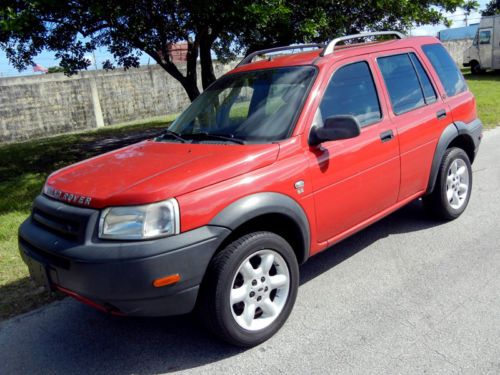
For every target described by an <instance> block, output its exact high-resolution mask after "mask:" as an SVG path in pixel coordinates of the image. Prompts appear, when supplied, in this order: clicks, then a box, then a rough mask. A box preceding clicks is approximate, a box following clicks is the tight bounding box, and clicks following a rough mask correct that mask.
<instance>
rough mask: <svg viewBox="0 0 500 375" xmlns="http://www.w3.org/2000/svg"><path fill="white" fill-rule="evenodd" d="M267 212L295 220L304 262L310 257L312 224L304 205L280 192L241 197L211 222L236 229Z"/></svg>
mask: <svg viewBox="0 0 500 375" xmlns="http://www.w3.org/2000/svg"><path fill="white" fill-rule="evenodd" d="M266 214H281V215H284V216H287V217H288V218H289V219H291V220H293V221H294V222H295V223H296V224H297V227H298V228H299V230H300V234H301V237H302V240H303V246H302V249H301V251H302V254H298V255H300V256H301V259H302V262H304V261H305V260H306V259H307V258H308V257H309V247H310V239H311V235H310V226H309V221H308V219H307V216H306V214H305V212H304V210H303V209H302V207H301V206H300V205H299V204H298V203H297V202H296V201H295V200H293V199H292V198H290V197H288V196H286V195H283V194H279V193H271V192H264V193H256V194H252V195H249V196H246V197H244V198H241V199H239V200H237V201H235V202H233V203H231V204H230V205H229V206H227V207H226V208H224V209H223V210H222V211H221V212H219V213H218V214H217V216H215V217H214V218H213V219H212V220H211V221H210V223H209V225H217V226H221V227H226V228H229V229H231V230H235V229H236V228H238V227H239V226H240V225H242V224H245V223H246V222H248V221H250V220H252V219H254V218H257V217H259V216H262V215H266Z"/></svg>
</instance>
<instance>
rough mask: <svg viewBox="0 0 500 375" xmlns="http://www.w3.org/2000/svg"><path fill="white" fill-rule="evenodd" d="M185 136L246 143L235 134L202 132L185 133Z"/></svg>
mask: <svg viewBox="0 0 500 375" xmlns="http://www.w3.org/2000/svg"><path fill="white" fill-rule="evenodd" d="M183 136H184V137H191V138H205V139H219V140H222V141H228V142H234V143H238V144H240V145H244V144H245V143H246V142H245V141H244V140H243V139H240V138H236V137H235V136H234V134H215V133H207V132H202V133H190V134H183Z"/></svg>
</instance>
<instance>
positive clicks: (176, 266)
mask: <svg viewBox="0 0 500 375" xmlns="http://www.w3.org/2000/svg"><path fill="white" fill-rule="evenodd" d="M230 233H231V231H230V230H229V229H227V228H223V227H219V226H204V227H200V228H197V229H194V230H191V231H189V232H184V233H181V234H179V235H176V236H172V237H167V238H162V239H156V240H153V241H135V242H130V241H127V242H120V241H101V240H96V239H95V238H92V237H91V238H86V239H85V241H84V243H81V244H80V243H75V242H74V241H69V240H67V239H66V238H64V237H63V236H58V235H57V234H55V233H53V232H51V231H48V230H46V229H44V228H42V227H40V226H39V225H38V224H37V223H36V222H34V220H33V218H32V217H29V218H28V219H27V220H26V221H25V222H24V223H23V224H21V226H20V228H19V249H20V254H21V256H22V258H23V260H24V261H25V263H26V264H27V265H28V267H31V268H33V267H36V263H39V264H42V265H44V267H46V268H47V269H48V270H49V271H50V272H49V275H50V279H51V280H50V282H51V283H53V284H57V285H58V286H60V287H63V288H66V289H68V290H70V291H72V292H74V293H77V294H78V295H81V296H82V297H85V298H87V299H89V300H92V301H95V302H96V303H98V304H101V305H112V306H115V307H116V308H118V309H119V310H120V311H121V312H123V313H125V314H128V315H142V316H163V315H176V314H183V313H187V312H189V311H191V310H192V309H193V307H194V304H195V302H196V298H197V294H198V288H199V285H200V284H201V282H202V280H203V277H204V275H205V271H206V269H207V267H208V264H209V262H210V260H211V259H212V256H213V255H214V253H215V252H216V250H217V249H218V248H219V246H220V244H221V243H222V241H223V240H224V239H225V238H226V237H227V236H228V235H229V234H230ZM33 262H36V263H35V264H34V263H33ZM176 273H178V274H180V276H181V280H180V281H179V282H177V283H176V284H172V285H168V286H165V287H160V288H157V287H154V286H153V281H154V280H155V279H157V278H161V277H165V276H168V275H171V274H176Z"/></svg>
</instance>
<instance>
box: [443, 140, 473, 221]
mask: <svg viewBox="0 0 500 375" xmlns="http://www.w3.org/2000/svg"><path fill="white" fill-rule="evenodd" d="M457 159H461V160H463V161H464V162H465V166H466V168H467V171H468V173H469V186H468V189H467V197H466V198H465V202H464V204H462V206H461V207H459V208H453V207H451V205H450V203H449V202H448V198H447V194H446V179H447V177H448V169H449V168H450V166H451V164H452V163H453V162H454V161H455V160H457ZM439 185H440V186H439V188H440V196H441V201H442V205H443V208H444V210H445V211H446V214H447V216H449V217H450V218H452V219H454V218H457V217H459V216H460V215H461V214H462V212H464V211H465V209H466V208H467V205H468V204H469V199H470V196H471V193H472V168H471V164H470V161H469V157H468V156H467V154H466V153H465V151H463V150H462V149H459V148H452V149H451V150H450V151H449V152H448V153H447V154H446V156H445V158H444V160H443V165H442V167H441V172H440V178H439Z"/></svg>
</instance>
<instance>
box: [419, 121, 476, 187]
mask: <svg viewBox="0 0 500 375" xmlns="http://www.w3.org/2000/svg"><path fill="white" fill-rule="evenodd" d="M482 129H483V124H482V122H481V120H479V119H476V120H474V121H472V122H471V123H469V124H465V123H464V122H459V121H458V122H456V123H451V124H449V125H448V126H447V127H446V128H445V129H444V131H443V133H441V137H440V138H439V141H438V144H437V146H436V151H435V152H434V159H433V160H432V165H431V173H430V176H429V183H428V185H427V191H426V193H427V194H429V193H431V192H432V191H433V190H434V185H435V184H436V180H437V175H438V173H439V165H440V164H441V160H443V156H444V153H445V152H446V149H447V148H448V146H449V145H450V143H451V142H453V140H454V139H455V138H457V137H458V136H461V135H465V136H466V137H469V138H470V141H471V142H472V143H473V144H474V154H476V152H477V150H478V148H479V143H480V141H481V134H482ZM472 162H473V160H471V163H472Z"/></svg>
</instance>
